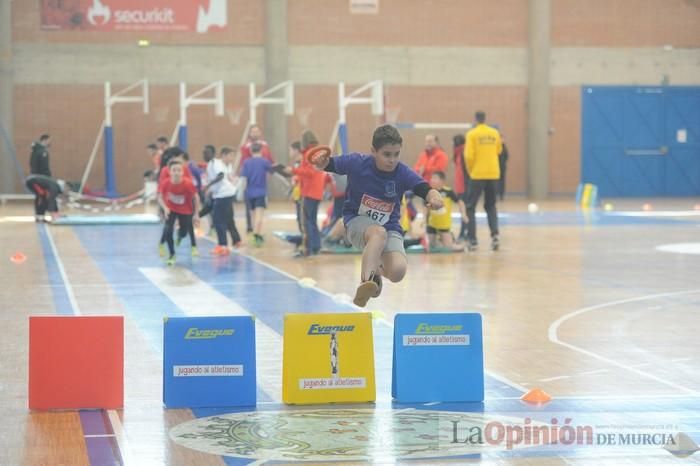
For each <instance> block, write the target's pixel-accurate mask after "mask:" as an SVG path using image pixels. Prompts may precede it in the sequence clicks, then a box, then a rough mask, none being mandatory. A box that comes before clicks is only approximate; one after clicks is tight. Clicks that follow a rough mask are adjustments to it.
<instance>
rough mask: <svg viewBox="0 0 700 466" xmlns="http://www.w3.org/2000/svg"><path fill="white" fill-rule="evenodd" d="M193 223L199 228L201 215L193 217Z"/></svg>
mask: <svg viewBox="0 0 700 466" xmlns="http://www.w3.org/2000/svg"><path fill="white" fill-rule="evenodd" d="M192 223H193V224H194V226H195V227H196V228H199V217H197V216H195V217H193V218H192Z"/></svg>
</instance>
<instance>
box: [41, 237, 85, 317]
mask: <svg viewBox="0 0 700 466" xmlns="http://www.w3.org/2000/svg"><path fill="white" fill-rule="evenodd" d="M43 226H44V231H45V232H46V237H47V238H48V239H49V246H51V253H52V254H53V257H54V258H55V259H56V266H57V267H58V273H59V274H60V275H61V280H63V285H64V288H65V289H66V294H67V295H68V301H69V302H70V306H71V308H72V309H73V314H75V315H77V316H81V315H83V313H82V312H81V311H80V307H79V306H78V300H76V299H75V293H73V287H72V286H71V284H70V282H69V281H68V275H67V274H66V268H65V267H64V266H63V261H62V260H61V256H59V255H58V248H56V243H55V242H54V240H53V235H52V234H51V229H50V228H49V227H48V226H46V224H44V225H43Z"/></svg>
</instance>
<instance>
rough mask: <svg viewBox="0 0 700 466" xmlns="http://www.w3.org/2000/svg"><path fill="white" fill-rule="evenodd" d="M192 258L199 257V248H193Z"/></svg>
mask: <svg viewBox="0 0 700 466" xmlns="http://www.w3.org/2000/svg"><path fill="white" fill-rule="evenodd" d="M192 257H199V249H197V246H192Z"/></svg>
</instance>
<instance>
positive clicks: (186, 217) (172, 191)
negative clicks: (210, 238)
mask: <svg viewBox="0 0 700 466" xmlns="http://www.w3.org/2000/svg"><path fill="white" fill-rule="evenodd" d="M184 168H185V166H184V165H183V163H182V161H181V160H180V158H179V157H174V158H173V159H172V160H171V161H170V162H169V163H168V171H169V172H170V176H169V177H168V179H167V180H165V181H163V185H162V186H161V190H160V191H159V195H158V203H159V204H160V206H161V207H162V209H163V212H164V213H165V217H166V220H165V226H164V228H163V235H162V237H163V238H164V239H165V242H166V243H167V244H168V251H169V252H170V256H169V258H168V262H167V264H168V265H175V244H174V241H173V231H174V229H175V221H177V222H178V223H179V224H180V228H181V229H182V230H184V231H189V230H190V227H189V225H190V223H192V222H194V225H195V226H197V225H199V217H195V216H194V213H195V212H197V211H199V197H197V188H195V187H194V184H193V183H192V179H191V178H186V177H185V176H184ZM192 241H193V243H192V255H193V256H196V255H198V252H197V243H196V242H195V239H194V236H193V237H192Z"/></svg>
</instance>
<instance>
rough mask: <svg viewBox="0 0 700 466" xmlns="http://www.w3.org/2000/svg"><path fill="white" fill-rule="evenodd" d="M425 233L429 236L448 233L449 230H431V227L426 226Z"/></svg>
mask: <svg viewBox="0 0 700 466" xmlns="http://www.w3.org/2000/svg"><path fill="white" fill-rule="evenodd" d="M425 231H426V233H428V234H429V235H436V234H438V233H449V232H450V231H451V230H450V229H449V228H445V229H437V228H433V227H431V226H428V227H427V228H426V229H425Z"/></svg>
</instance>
